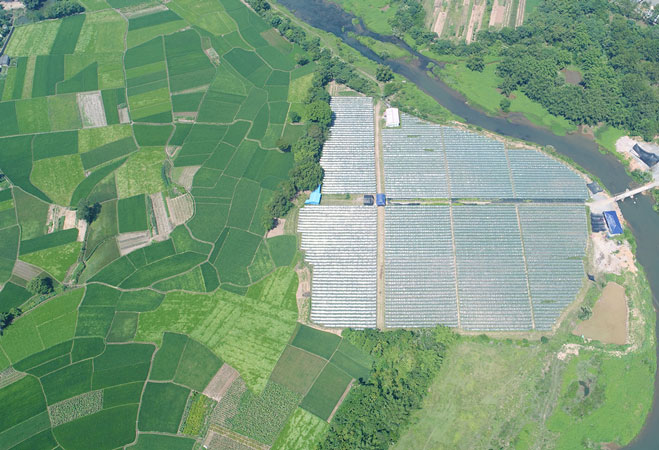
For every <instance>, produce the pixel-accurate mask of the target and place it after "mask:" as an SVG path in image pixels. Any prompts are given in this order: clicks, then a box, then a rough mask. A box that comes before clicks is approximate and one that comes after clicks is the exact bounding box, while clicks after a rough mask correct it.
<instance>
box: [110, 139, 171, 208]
mask: <svg viewBox="0 0 659 450" xmlns="http://www.w3.org/2000/svg"><path fill="white" fill-rule="evenodd" d="M164 160H165V151H164V149H163V148H162V147H144V148H141V149H140V150H139V151H138V152H135V153H133V154H132V155H130V156H129V157H128V160H127V161H126V163H125V164H123V165H122V166H121V167H119V169H117V171H116V180H117V193H118V194H119V198H127V197H132V196H134V195H138V194H155V193H157V192H161V191H163V190H164V189H165V184H164V182H163V178H162V165H163V162H164Z"/></svg>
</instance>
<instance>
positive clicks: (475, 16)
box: [465, 1, 487, 44]
mask: <svg viewBox="0 0 659 450" xmlns="http://www.w3.org/2000/svg"><path fill="white" fill-rule="evenodd" d="M486 8H487V2H485V1H482V2H481V4H480V5H476V4H474V7H473V8H472V9H471V17H469V25H468V26H467V33H466V34H465V41H466V42H467V44H469V43H471V42H472V41H475V40H476V34H478V31H479V30H480V29H481V24H482V22H483V16H484V15H485V9H486Z"/></svg>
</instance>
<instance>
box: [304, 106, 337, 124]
mask: <svg viewBox="0 0 659 450" xmlns="http://www.w3.org/2000/svg"><path fill="white" fill-rule="evenodd" d="M307 117H308V118H309V120H310V121H312V122H316V123H317V124H318V125H320V126H321V127H328V126H329V124H330V123H332V109H331V108H330V106H329V104H327V103H325V102H324V101H321V100H316V101H314V102H313V103H310V104H308V105H307Z"/></svg>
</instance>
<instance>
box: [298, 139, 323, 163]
mask: <svg viewBox="0 0 659 450" xmlns="http://www.w3.org/2000/svg"><path fill="white" fill-rule="evenodd" d="M320 150H321V146H320V142H318V141H317V140H316V139H313V138H311V137H309V136H302V137H301V138H300V139H298V140H297V142H296V143H295V145H293V158H294V159H295V163H296V164H302V163H304V162H306V161H311V162H314V163H315V162H318V161H319V160H320Z"/></svg>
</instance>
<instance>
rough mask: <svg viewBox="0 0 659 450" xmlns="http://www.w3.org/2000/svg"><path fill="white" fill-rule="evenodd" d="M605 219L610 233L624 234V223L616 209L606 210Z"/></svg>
mask: <svg viewBox="0 0 659 450" xmlns="http://www.w3.org/2000/svg"><path fill="white" fill-rule="evenodd" d="M604 220H606V226H607V227H608V228H609V234H622V225H620V220H618V214H616V212H615V211H604Z"/></svg>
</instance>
